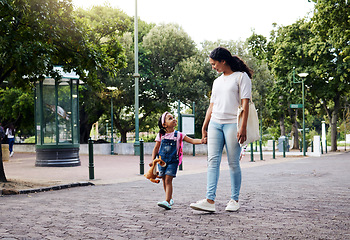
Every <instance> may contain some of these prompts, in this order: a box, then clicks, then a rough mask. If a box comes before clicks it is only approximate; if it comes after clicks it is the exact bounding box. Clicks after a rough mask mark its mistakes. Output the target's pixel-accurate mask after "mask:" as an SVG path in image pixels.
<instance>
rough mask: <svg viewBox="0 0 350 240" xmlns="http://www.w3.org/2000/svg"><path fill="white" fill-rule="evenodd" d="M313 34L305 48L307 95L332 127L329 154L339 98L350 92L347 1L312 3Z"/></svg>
mask: <svg viewBox="0 0 350 240" xmlns="http://www.w3.org/2000/svg"><path fill="white" fill-rule="evenodd" d="M315 2H316V4H315V11H314V12H315V13H314V16H313V17H312V19H311V31H312V32H313V33H314V35H313V36H312V38H311V39H310V45H308V54H309V55H310V57H312V60H313V61H312V64H310V67H311V69H310V70H311V71H310V77H309V81H311V82H310V83H309V85H310V92H311V93H312V95H313V96H315V97H316V98H317V102H318V103H321V105H322V106H323V108H324V111H325V112H326V114H327V117H328V121H329V124H330V126H331V150H332V151H336V150H337V122H338V118H339V117H338V116H339V112H340V108H341V96H344V95H345V94H347V93H349V91H350V78H349V72H350V57H349V49H350V46H349V39H350V31H349V26H350V24H349V23H350V22H349V21H350V20H349V16H350V7H349V3H348V1H345V0H342V1H336V0H321V1H315Z"/></svg>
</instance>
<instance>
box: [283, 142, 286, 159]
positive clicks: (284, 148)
mask: <svg viewBox="0 0 350 240" xmlns="http://www.w3.org/2000/svg"><path fill="white" fill-rule="evenodd" d="M282 143H283V146H282V147H283V157H284V158H285V157H286V142H285V140H284V139H283V141H282Z"/></svg>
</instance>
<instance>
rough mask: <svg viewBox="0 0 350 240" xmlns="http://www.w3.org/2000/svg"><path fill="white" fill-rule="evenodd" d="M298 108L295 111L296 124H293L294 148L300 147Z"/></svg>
mask: <svg viewBox="0 0 350 240" xmlns="http://www.w3.org/2000/svg"><path fill="white" fill-rule="evenodd" d="M297 117H298V109H297V110H296V111H295V118H294V124H293V125H292V132H293V136H294V142H293V149H299V132H298V121H297Z"/></svg>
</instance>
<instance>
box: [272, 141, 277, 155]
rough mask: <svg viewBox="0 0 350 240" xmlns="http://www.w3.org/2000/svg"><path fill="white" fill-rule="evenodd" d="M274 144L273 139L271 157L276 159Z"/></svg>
mask: <svg viewBox="0 0 350 240" xmlns="http://www.w3.org/2000/svg"><path fill="white" fill-rule="evenodd" d="M275 144H276V143H275V140H272V159H276V154H275Z"/></svg>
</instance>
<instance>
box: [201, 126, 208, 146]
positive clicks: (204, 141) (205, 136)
mask: <svg viewBox="0 0 350 240" xmlns="http://www.w3.org/2000/svg"><path fill="white" fill-rule="evenodd" d="M207 135H208V132H207V130H203V129H202V144H207Z"/></svg>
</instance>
